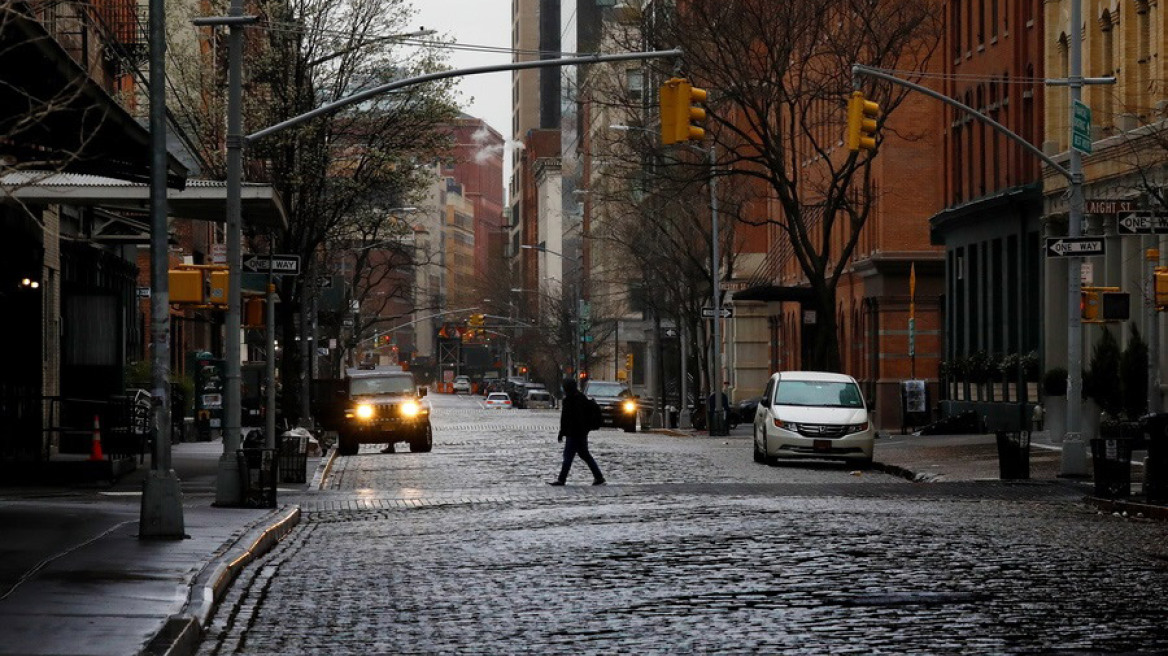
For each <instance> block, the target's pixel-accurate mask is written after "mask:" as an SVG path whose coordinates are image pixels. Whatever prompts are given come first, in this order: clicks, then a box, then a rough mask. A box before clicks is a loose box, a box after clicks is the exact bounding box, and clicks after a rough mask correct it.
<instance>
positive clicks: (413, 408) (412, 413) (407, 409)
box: [401, 401, 421, 417]
mask: <svg viewBox="0 0 1168 656" xmlns="http://www.w3.org/2000/svg"><path fill="white" fill-rule="evenodd" d="M420 409H421V408H419V407H418V402H417V401H406V402H405V403H403V404H401V413H402V416H403V417H417V416H418V411H419V410H420Z"/></svg>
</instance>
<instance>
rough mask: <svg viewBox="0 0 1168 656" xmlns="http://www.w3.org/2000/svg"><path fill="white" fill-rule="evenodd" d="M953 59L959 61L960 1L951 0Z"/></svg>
mask: <svg viewBox="0 0 1168 656" xmlns="http://www.w3.org/2000/svg"><path fill="white" fill-rule="evenodd" d="M952 12H953V32H952V33H951V34H952V37H951V38H952V39H953V58H954V59H961V0H953V5H952Z"/></svg>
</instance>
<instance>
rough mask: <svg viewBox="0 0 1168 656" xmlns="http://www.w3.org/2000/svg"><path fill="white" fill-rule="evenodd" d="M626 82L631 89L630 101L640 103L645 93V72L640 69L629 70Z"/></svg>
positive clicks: (626, 73)
mask: <svg viewBox="0 0 1168 656" xmlns="http://www.w3.org/2000/svg"><path fill="white" fill-rule="evenodd" d="M625 82H626V84H627V85H628V88H629V100H635V101H637V102H640V101H641V98H642V95H643V94H644V91H645V72H644V71H642V70H641V69H639V68H630V69H627V70H626V71H625Z"/></svg>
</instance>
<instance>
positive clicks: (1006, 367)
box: [998, 353, 1022, 401]
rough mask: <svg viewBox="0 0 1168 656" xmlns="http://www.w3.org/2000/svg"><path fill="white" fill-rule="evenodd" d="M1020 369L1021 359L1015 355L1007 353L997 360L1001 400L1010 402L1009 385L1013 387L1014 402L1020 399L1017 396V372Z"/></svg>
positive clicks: (1019, 396)
mask: <svg viewBox="0 0 1168 656" xmlns="http://www.w3.org/2000/svg"><path fill="white" fill-rule="evenodd" d="M1021 368H1022V359H1021V358H1020V357H1018V354H1017V353H1007V354H1006V355H1003V356H1002V359H1001V360H998V371H999V372H1001V376H1002V382H1003V384H1002V400H1003V401H1009V400H1010V384H1011V383H1012V384H1013V385H1014V400H1018V399H1020V398H1021V395H1020V394H1018V391H1017V390H1018V372H1019V371H1020V370H1021Z"/></svg>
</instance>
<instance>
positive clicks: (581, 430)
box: [548, 378, 605, 485]
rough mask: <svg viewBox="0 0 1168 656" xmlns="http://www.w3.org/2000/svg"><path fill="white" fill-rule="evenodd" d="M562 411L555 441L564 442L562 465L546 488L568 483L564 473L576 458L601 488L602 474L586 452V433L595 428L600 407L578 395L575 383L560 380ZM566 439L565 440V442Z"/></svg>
mask: <svg viewBox="0 0 1168 656" xmlns="http://www.w3.org/2000/svg"><path fill="white" fill-rule="evenodd" d="M562 406H563V410H562V411H561V412H560V432H559V435H558V436H557V439H558V440H559V441H560V442H563V443H564V463H563V465H562V466H561V467H560V476H559V478H557V479H556V480H554V481H548V485H564V484H566V483H567V482H568V472H569V471H570V470H571V469H572V461H573V460H575V458H576V456H580V459H581V460H583V461H584V464H586V465H588V469H590V470H592V484H593V485H604V483H605V480H604V474H602V473H601V471H600V465H597V464H596V459H595V458H593V457H592V454H591V453H590V452H589V451H588V431H590V430H593V429H594V428H599V425H598V424H599V422H598V421H597V420H598V419H599V417H600V407H599V406H598V405H596V402H595V401H593V400H592V399H590V398H588V397H587V396H584V395H583V394H581V393H580V388H579V387H578V386H577V385H576V381H575V380H573V379H571V378H568V379H566V380H564V400H563V404H562ZM565 438H566V439H565Z"/></svg>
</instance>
